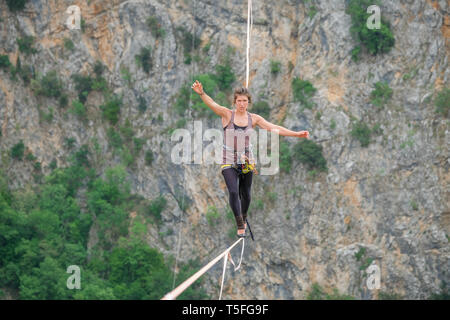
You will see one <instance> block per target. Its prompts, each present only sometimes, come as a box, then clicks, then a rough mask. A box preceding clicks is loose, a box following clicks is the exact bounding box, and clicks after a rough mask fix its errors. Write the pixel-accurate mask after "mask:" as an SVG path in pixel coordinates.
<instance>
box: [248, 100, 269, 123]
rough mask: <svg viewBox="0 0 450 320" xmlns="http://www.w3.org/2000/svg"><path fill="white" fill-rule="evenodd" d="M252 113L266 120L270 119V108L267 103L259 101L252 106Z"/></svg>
mask: <svg viewBox="0 0 450 320" xmlns="http://www.w3.org/2000/svg"><path fill="white" fill-rule="evenodd" d="M251 109H252V110H251V111H252V112H254V113H257V114H259V115H260V116H261V117H263V118H264V119H269V117H270V106H269V104H268V103H267V102H266V101H258V102H256V103H254V104H253V105H252V108H251Z"/></svg>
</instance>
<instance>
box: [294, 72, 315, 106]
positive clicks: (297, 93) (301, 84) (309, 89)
mask: <svg viewBox="0 0 450 320" xmlns="http://www.w3.org/2000/svg"><path fill="white" fill-rule="evenodd" d="M316 91H317V89H316V88H314V86H313V85H312V83H311V82H309V81H308V80H302V79H300V78H298V77H296V78H294V79H293V80H292V93H293V95H294V101H298V102H301V104H302V105H303V106H304V107H305V108H308V109H312V107H313V106H314V103H313V102H312V101H310V99H311V98H312V96H313V95H314V94H315V93H316Z"/></svg>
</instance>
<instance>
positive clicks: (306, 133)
mask: <svg viewBox="0 0 450 320" xmlns="http://www.w3.org/2000/svg"><path fill="white" fill-rule="evenodd" d="M297 137H299V138H306V139H309V131H299V132H297Z"/></svg>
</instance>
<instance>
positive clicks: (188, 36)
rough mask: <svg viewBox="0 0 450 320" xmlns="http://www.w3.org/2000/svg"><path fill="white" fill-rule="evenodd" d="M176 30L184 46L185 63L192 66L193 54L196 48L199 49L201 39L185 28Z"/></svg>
mask: <svg viewBox="0 0 450 320" xmlns="http://www.w3.org/2000/svg"><path fill="white" fill-rule="evenodd" d="M176 30H177V32H178V33H177V34H178V37H179V38H181V44H182V45H183V49H184V58H185V61H184V63H185V64H190V63H191V52H192V50H194V49H195V48H196V47H198V45H199V44H200V42H201V39H200V38H199V37H197V36H195V35H193V34H192V33H190V32H189V31H187V30H186V29H184V28H183V27H177V29H176Z"/></svg>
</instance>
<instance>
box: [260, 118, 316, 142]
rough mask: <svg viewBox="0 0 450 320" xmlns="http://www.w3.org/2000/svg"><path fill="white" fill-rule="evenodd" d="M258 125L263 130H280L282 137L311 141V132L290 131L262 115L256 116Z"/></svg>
mask: <svg viewBox="0 0 450 320" xmlns="http://www.w3.org/2000/svg"><path fill="white" fill-rule="evenodd" d="M256 125H257V126H259V127H260V128H262V129H265V130H268V131H272V130H278V134H279V135H280V136H286V137H298V138H306V139H309V132H308V131H292V130H289V129H286V128H285V127H282V126H277V125H276V124H273V123H271V122H269V121H267V120H266V119H264V118H263V117H261V116H260V115H256Z"/></svg>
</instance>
